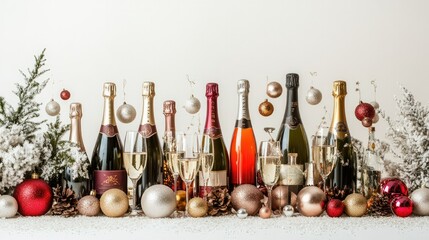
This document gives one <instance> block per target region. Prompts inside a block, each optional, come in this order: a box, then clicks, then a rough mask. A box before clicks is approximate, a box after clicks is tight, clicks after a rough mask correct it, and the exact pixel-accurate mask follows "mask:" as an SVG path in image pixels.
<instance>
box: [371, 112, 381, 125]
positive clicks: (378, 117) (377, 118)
mask: <svg viewBox="0 0 429 240" xmlns="http://www.w3.org/2000/svg"><path fill="white" fill-rule="evenodd" d="M378 120H380V116H378V113H375V115H374V117H373V118H372V124H374V123H377V122H378Z"/></svg>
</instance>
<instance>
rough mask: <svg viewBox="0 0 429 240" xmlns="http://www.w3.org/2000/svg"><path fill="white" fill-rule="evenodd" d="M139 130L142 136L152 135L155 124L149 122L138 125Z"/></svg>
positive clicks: (154, 131)
mask: <svg viewBox="0 0 429 240" xmlns="http://www.w3.org/2000/svg"><path fill="white" fill-rule="evenodd" d="M139 132H140V134H141V135H142V136H143V137H144V138H149V137H152V136H153V135H155V134H156V126H155V125H152V124H149V123H147V124H143V125H140V127H139Z"/></svg>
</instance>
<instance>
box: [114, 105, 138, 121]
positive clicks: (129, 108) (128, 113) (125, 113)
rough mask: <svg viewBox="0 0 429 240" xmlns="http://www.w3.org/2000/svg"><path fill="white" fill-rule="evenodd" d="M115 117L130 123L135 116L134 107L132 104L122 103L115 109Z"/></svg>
mask: <svg viewBox="0 0 429 240" xmlns="http://www.w3.org/2000/svg"><path fill="white" fill-rule="evenodd" d="M116 117H117V118H118V120H119V121H121V122H122V123H130V122H132V121H134V119H135V118H136V109H135V108H134V107H133V105H130V104H127V103H126V102H124V104H122V105H121V106H120V107H118V109H117V110H116Z"/></svg>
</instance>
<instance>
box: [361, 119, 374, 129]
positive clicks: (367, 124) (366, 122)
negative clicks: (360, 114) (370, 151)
mask: <svg viewBox="0 0 429 240" xmlns="http://www.w3.org/2000/svg"><path fill="white" fill-rule="evenodd" d="M362 126H364V127H371V126H372V119H371V118H369V117H365V118H364V119H363V120H362Z"/></svg>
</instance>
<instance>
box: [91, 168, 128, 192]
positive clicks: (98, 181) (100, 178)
mask: <svg viewBox="0 0 429 240" xmlns="http://www.w3.org/2000/svg"><path fill="white" fill-rule="evenodd" d="M94 183H95V184H94V188H95V190H96V191H97V195H100V196H101V195H102V194H103V193H104V192H105V191H107V190H109V189H112V188H117V189H120V190H122V191H124V193H127V172H126V171H125V170H110V171H107V170H104V171H103V170H95V171H94Z"/></svg>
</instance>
